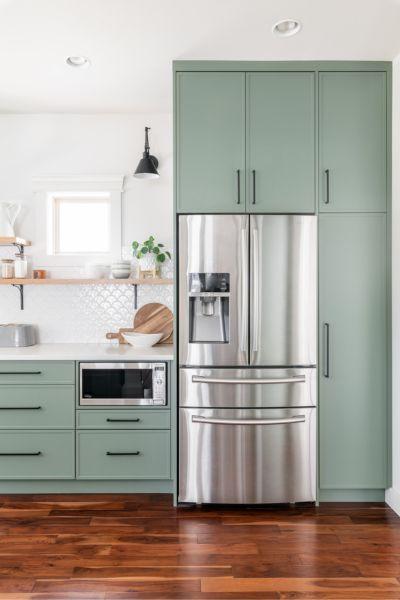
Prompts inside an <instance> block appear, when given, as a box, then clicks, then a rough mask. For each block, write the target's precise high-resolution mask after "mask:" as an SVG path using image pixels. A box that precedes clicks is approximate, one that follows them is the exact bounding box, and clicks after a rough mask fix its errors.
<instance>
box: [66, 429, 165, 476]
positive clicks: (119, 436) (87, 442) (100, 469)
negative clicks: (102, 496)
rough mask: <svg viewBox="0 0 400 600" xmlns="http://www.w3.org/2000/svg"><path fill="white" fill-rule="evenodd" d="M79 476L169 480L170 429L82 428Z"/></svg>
mask: <svg viewBox="0 0 400 600" xmlns="http://www.w3.org/2000/svg"><path fill="white" fill-rule="evenodd" d="M76 436H77V478H78V479H169V478H170V475H171V465H170V432H169V431H168V430H146V431H123V430H120V431H78V432H77V434H76Z"/></svg>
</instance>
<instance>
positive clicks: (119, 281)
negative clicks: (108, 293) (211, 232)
mask: <svg viewBox="0 0 400 600" xmlns="http://www.w3.org/2000/svg"><path fill="white" fill-rule="evenodd" d="M172 284H173V279H159V278H157V279H156V278H154V279H78V278H76V279H52V278H49V279H1V278H0V285H172Z"/></svg>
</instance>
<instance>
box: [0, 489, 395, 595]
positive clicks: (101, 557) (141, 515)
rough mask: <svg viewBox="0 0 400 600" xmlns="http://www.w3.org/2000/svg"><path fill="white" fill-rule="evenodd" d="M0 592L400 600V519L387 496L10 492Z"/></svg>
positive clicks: (1, 529)
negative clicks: (204, 499) (279, 503)
mask: <svg viewBox="0 0 400 600" xmlns="http://www.w3.org/2000/svg"><path fill="white" fill-rule="evenodd" d="M0 598H1V599H5V598H18V600H19V599H25V598H26V599H27V598H41V599H51V600H53V599H58V598H79V599H86V598H93V599H94V598H96V599H105V598H110V599H111V598H113V599H117V598H119V599H122V598H160V599H161V598H176V599H178V598H182V599H188V600H189V599H191V598H203V599H211V598H212V599H216V600H217V599H218V600H223V599H224V598H238V599H246V598H307V599H308V598H310V599H311V598H349V599H350V598H362V599H367V598H382V599H389V598H399V599H400V519H399V518H398V517H397V516H396V515H395V514H394V513H393V512H392V511H391V510H390V509H389V508H387V507H386V506H384V505H383V504H367V505H365V504H323V505H321V506H320V507H319V508H314V507H296V508H290V507H287V508H286V507H285V508H282V507H281V508H273V507H272V508H268V509H266V508H259V509H256V508H248V509H246V508H229V507H228V508H227V507H225V508H216V507H213V508H202V509H200V508H180V509H175V508H173V507H172V505H171V497H170V496H167V495H153V496H152V495H141V496H140V495H57V496H55V495H52V496H50V495H48V496H22V495H21V496H0Z"/></svg>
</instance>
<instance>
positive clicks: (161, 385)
mask: <svg viewBox="0 0 400 600" xmlns="http://www.w3.org/2000/svg"><path fill="white" fill-rule="evenodd" d="M79 389H80V392H79V404H80V405H81V406H86V405H88V406H107V405H109V406H115V405H117V406H118V405H123V406H136V405H139V406H147V405H151V406H153V405H156V406H163V405H166V404H167V365H166V363H150V362H129V363H109V362H96V363H80V388H79Z"/></svg>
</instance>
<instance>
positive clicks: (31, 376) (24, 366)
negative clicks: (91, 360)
mask: <svg viewBox="0 0 400 600" xmlns="http://www.w3.org/2000/svg"><path fill="white" fill-rule="evenodd" d="M42 383H46V384H47V383H57V384H68V383H70V384H75V362H74V361H62V360H48V361H40V360H10V361H8V360H4V361H1V362H0V385H2V384H9V385H10V384H12V385H15V384H16V385H20V384H22V385H24V384H29V385H32V384H33V385H35V384H42Z"/></svg>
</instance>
